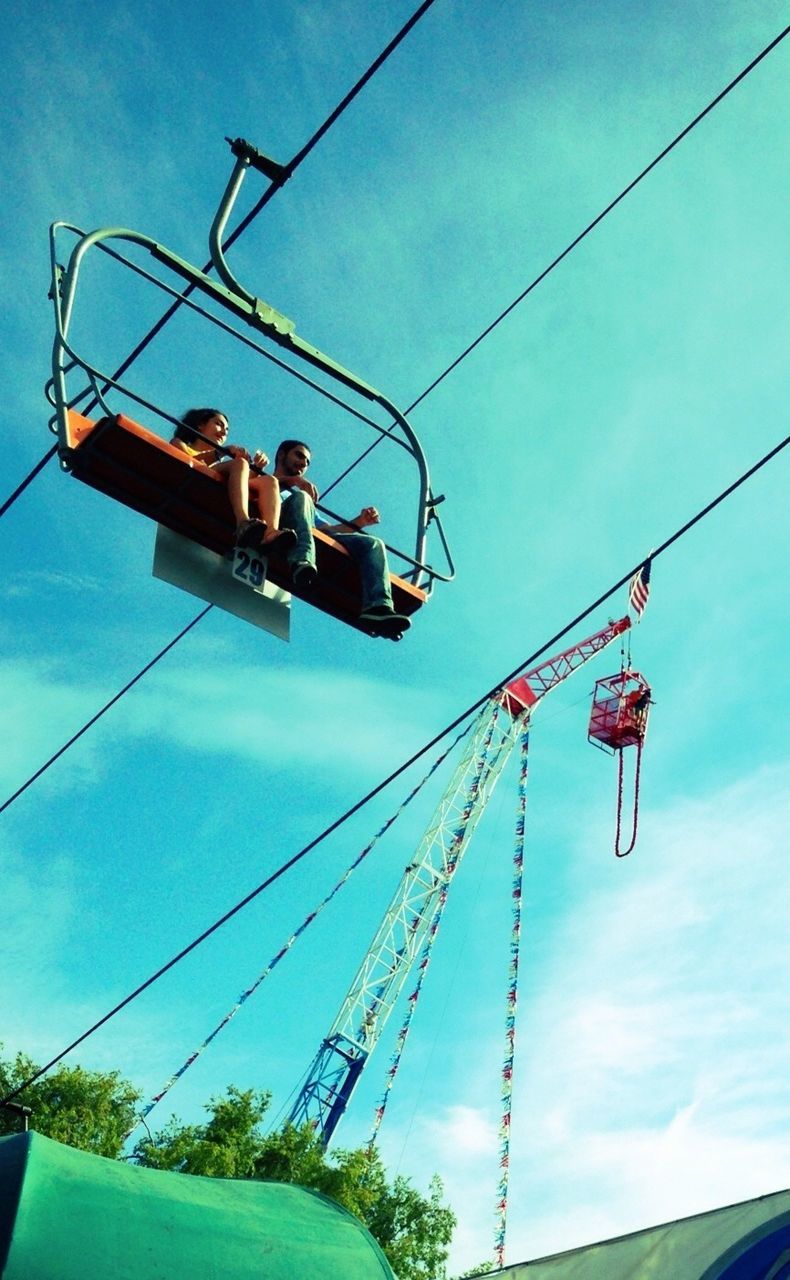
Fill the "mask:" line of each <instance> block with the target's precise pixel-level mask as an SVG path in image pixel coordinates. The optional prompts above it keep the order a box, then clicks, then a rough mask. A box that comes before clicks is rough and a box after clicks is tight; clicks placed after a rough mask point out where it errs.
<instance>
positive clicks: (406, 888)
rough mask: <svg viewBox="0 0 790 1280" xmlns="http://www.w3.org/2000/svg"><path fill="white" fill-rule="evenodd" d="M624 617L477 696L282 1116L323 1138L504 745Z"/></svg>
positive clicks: (482, 801) (460, 849) (466, 836)
mask: <svg viewBox="0 0 790 1280" xmlns="http://www.w3.org/2000/svg"><path fill="white" fill-rule="evenodd" d="M630 625H631V621H630V619H629V618H628V617H627V616H626V617H624V618H621V619H619V621H617V622H610V623H609V625H608V626H606V627H604V628H602V630H600V631H597V632H596V633H595V635H592V636H588V637H587V639H586V640H582V641H581V642H580V643H579V644H575V645H573V646H572V647H571V648H569V649H565V650H563V652H562V653H559V654H557V655H556V656H555V657H553V658H549V659H548V660H547V661H546V662H542V663H540V664H539V665H538V666H537V667H534V668H533V669H532V670H531V671H527V672H525V674H524V675H521V676H519V677H518V678H517V679H516V680H513V681H512V682H511V683H510V684H508V685H506V686H505V687H504V688H502V689H500V690H499V691H498V692H497V693H496V694H495V695H494V696H493V697H492V698H490V699H489V701H488V702H487V703H486V704H485V706H484V707H483V709H482V710H481V712H480V715H479V716H478V718H477V720H476V722H475V724H474V727H473V731H472V733H471V735H470V738H469V742H468V744H467V747H466V751H465V752H464V755H463V758H462V759H461V761H460V763H459V765H458V767H457V768H456V770H455V773H454V774H453V776H452V778H451V780H450V783H449V786H448V787H447V789H446V791H445V793H444V795H443V796H442V798H441V800H440V801H439V804H438V805H437V808H436V811H435V813H434V814H433V817H432V818H431V820H430V822H429V823H428V827H427V829H426V831H425V834H424V835H423V837H422V839H421V841H420V843H419V845H418V846H417V849H416V851H415V854H414V857H413V858H412V860H411V861H410V862H409V864H408V866H407V867H406V870H405V871H404V874H403V877H402V879H401V881H400V884H399V885H398V887H397V889H396V891H395V894H394V896H393V898H392V901H391V902H390V904H389V906H388V907H387V909H386V911H385V913H384V918H383V919H382V921H381V924H380V925H379V927H378V929H377V930H376V933H375V935H374V937H373V940H372V942H371V944H370V947H369V948H368V951H367V954H366V956H365V958H364V960H363V961H362V964H361V966H360V968H359V970H358V972H357V975H356V977H355V978H354V980H353V982H352V983H351V987H350V988H349V991H348V994H347V996H346V998H345V1000H344V1001H343V1004H342V1005H341V1007H340V1011H339V1012H338V1015H337V1017H336V1018H335V1020H334V1022H333V1024H332V1026H331V1028H330V1030H329V1032H328V1033H327V1035H326V1036H325V1038H324V1040H323V1041H322V1043H321V1047H320V1048H319V1050H318V1053H317V1054H316V1057H315V1059H314V1061H313V1063H312V1065H311V1067H310V1070H309V1072H308V1074H307V1079H306V1083H305V1084H304V1085H303V1087H302V1089H301V1091H300V1093H299V1096H298V1098H297V1100H296V1102H295V1103H294V1106H293V1107H292V1109H291V1112H290V1115H289V1117H288V1119H289V1121H290V1122H291V1123H292V1124H294V1125H302V1124H304V1123H309V1124H311V1125H312V1126H313V1128H314V1129H315V1130H316V1131H317V1132H318V1133H319V1134H320V1136H321V1139H322V1141H323V1143H324V1146H327V1145H328V1143H329V1141H330V1139H331V1137H332V1134H333V1133H334V1131H335V1128H336V1127H337V1125H338V1123H339V1121H340V1119H341V1117H342V1116H343V1113H344V1111H345V1109H346V1107H347V1106H348V1102H349V1099H350V1097H351V1094H352V1092H353V1090H354V1087H355V1085H356V1083H357V1081H358V1080H359V1077H360V1075H361V1073H362V1070H363V1068H364V1066H365V1063H366V1062H367V1060H368V1058H369V1057H370V1055H371V1053H372V1051H373V1049H374V1048H375V1046H376V1044H377V1042H378V1039H379V1037H380V1035H381V1033H382V1031H383V1029H384V1025H385V1023H386V1021H387V1018H388V1017H389V1015H390V1013H391V1012H392V1009H393V1007H394V1005H395V1003H396V1001H397V999H398V996H399V994H400V992H401V990H402V988H403V986H404V983H405V982H406V980H407V978H408V976H409V972H410V970H411V968H412V966H413V964H414V962H415V960H416V959H417V957H418V956H419V954H420V950H421V947H422V945H423V943H424V942H425V938H426V934H427V931H428V929H429V927H430V923H431V919H432V917H433V913H434V910H435V908H436V904H437V902H438V899H439V895H440V894H441V892H442V889H443V888H445V887H446V885H447V884H448V882H449V880H450V879H451V877H452V875H453V874H454V872H455V871H456V869H457V867H458V864H459V863H460V861H461V858H462V857H463V855H464V852H465V851H466V848H467V847H468V845H469V841H470V840H471V838H472V835H473V834H474V831H475V829H476V827H477V824H478V822H479V821H480V818H481V817H482V814H483V812H484V810H485V807H486V805H487V803H488V801H489V799H490V797H491V794H492V792H493V790H494V787H495V786H496V783H497V780H498V779H499V777H500V775H501V773H502V770H503V769H504V767H505V764H506V763H507V761H508V758H509V756H510V752H511V751H512V749H513V747H514V746H515V744H516V743H517V742H518V740H519V737H520V735H521V734H522V733H523V732H524V730H525V728H526V727H527V725H528V724H529V721H530V718H531V716H532V714H533V712H534V710H535V708H536V707H537V705H538V703H540V702H541V701H542V700H543V698H545V696H546V694H548V693H550V692H551V691H552V689H556V688H557V686H558V685H560V684H562V682H563V680H565V679H567V677H568V676H569V675H572V673H573V672H574V671H576V670H577V669H578V668H579V667H580V666H582V665H583V664H584V663H585V662H587V661H588V660H589V659H590V658H592V657H594V656H595V654H597V653H600V651H601V650H602V649H605V648H606V647H607V645H609V644H611V642H612V641H613V640H615V639H616V638H617V637H618V636H619V635H622V633H623V632H624V631H627V630H628V628H629V627H630Z"/></svg>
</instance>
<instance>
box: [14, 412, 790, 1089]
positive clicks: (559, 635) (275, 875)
mask: <svg viewBox="0 0 790 1280" xmlns="http://www.w3.org/2000/svg"><path fill="white" fill-rule="evenodd" d="M788 444H790V436H785V438H784V440H782V441H780V443H779V444H777V445H775V447H774V448H773V449H771V450H770V451H769V452H768V453H767V454H765V455H764V456H763V457H762V458H760V459H759V461H758V462H755V463H754V465H753V466H751V467H749V469H748V470H747V471H744V472H743V474H742V475H740V476H739V477H738V478H737V480H734V481H733V483H732V484H730V485H728V486H727V488H726V489H724V490H723V491H722V492H721V493H720V494H719V495H718V496H717V497H715V498H714V499H713V500H712V501H711V502H709V503H707V504H706V506H704V507H703V508H702V509H701V510H700V511H698V512H697V513H696V515H694V516H692V517H691V518H690V519H689V520H687V521H686V523H685V524H683V525H681V526H680V528H679V529H676V530H675V532H674V533H672V534H670V536H669V537H668V538H666V539H665V540H664V541H663V542H662V543H661V544H660V546H658V547H657V548H656V550H655V551H654V552H653V554H652V559H653V562H655V561H656V560H657V559H658V557H659V556H661V555H663V554H664V552H665V551H668V550H669V548H670V547H671V546H673V545H674V543H676V542H677V541H678V540H679V539H680V538H682V537H683V536H684V535H685V534H686V533H688V532H689V530H690V529H692V528H693V527H694V526H695V525H696V524H699V522H700V521H701V520H703V519H704V518H705V517H706V516H707V515H709V514H710V513H711V511H713V510H714V509H715V508H716V507H718V506H719V505H720V504H721V503H722V502H724V501H725V499H726V498H728V497H730V496H731V495H732V494H733V493H734V492H735V490H736V489H739V488H740V487H741V485H743V484H745V483H746V481H747V480H749V479H751V477H752V476H753V475H755V474H756V473H757V472H758V471H760V470H761V469H762V468H763V467H764V466H766V465H767V464H768V463H769V462H770V461H771V460H772V459H773V458H775V457H777V456H778V454H779V453H781V452H782V450H783V449H785V448H786V447H787V445H788ZM643 563H644V561H643V560H639V561H638V562H637V563H636V564H635V565H634V566H633V567H632V568H630V569H629V570H628V572H627V573H625V574H623V575H622V577H621V578H619V579H618V580H617V582H615V583H614V584H613V585H612V586H610V587H608V588H607V589H606V590H605V591H604V592H602V593H601V595H599V596H598V597H597V598H596V599H595V600H594V601H593V602H592V604H589V605H587V607H586V608H585V609H582V611H581V612H580V613H577V614H576V617H575V618H573V619H571V621H570V622H568V623H566V624H565V626H563V627H562V628H561V629H560V630H559V631H557V632H555V634H554V635H553V636H551V637H550V638H549V639H548V640H546V641H545V642H544V643H543V644H542V645H541V646H540V647H539V648H538V649H536V650H535V651H534V653H531V654H530V655H529V656H528V657H526V658H525V659H523V661H521V662H520V663H519V664H518V666H516V667H515V668H514V669H513V671H511V672H510V673H509V674H508V675H506V676H503V677H502V678H501V679H499V680H498V681H497V682H496V684H494V685H493V686H492V687H491V688H490V689H488V690H487V691H486V693H484V694H483V695H482V697H480V698H478V699H477V701H476V702H474V703H472V705H471V706H469V707H467V708H466V709H465V710H464V711H462V712H461V714H460V715H458V716H456V717H455V719H454V720H452V721H451V722H450V724H448V725H446V726H445V728H444V729H441V730H440V731H439V733H437V734H435V735H434V736H433V737H432V738H431V739H430V741H428V742H426V743H425V745H424V746H422V747H420V749H419V750H418V751H415V752H414V754H413V755H411V756H410V757H409V758H408V760H405V761H404V763H403V764H401V765H399V766H398V768H397V769H394V770H393V772H392V773H390V774H389V775H388V777H386V778H385V779H384V781H383V782H379V783H378V784H377V786H375V787H373V788H372V790H370V791H368V793H367V794H366V795H365V796H363V797H362V799H361V800H358V801H357V802H356V804H353V805H352V806H351V808H350V809H347V810H346V811H345V813H344V814H342V815H341V817H339V818H336V819H335V821H334V822H332V823H330V825H329V826H328V827H325V829H324V830H323V831H322V832H321V833H320V834H319V835H317V836H315V837H314V838H313V839H312V840H310V841H309V842H308V843H307V844H306V845H304V846H303V847H302V848H301V849H300V850H299V852H298V853H295V854H294V855H293V856H292V857H290V858H289V859H288V860H287V861H286V862H284V863H283V864H282V866H280V867H278V869H277V870H276V871H274V872H272V874H271V875H270V876H267V877H266V879H265V880H263V881H262V882H261V883H260V884H259V885H258V886H257V887H256V888H254V889H252V890H251V891H250V892H249V893H248V894H246V896H245V897H243V898H242V899H241V900H240V901H239V902H237V903H236V905H235V906H233V907H231V908H230V909H229V910H228V911H226V912H225V913H224V914H223V915H221V916H220V917H219V918H218V919H217V920H215V921H214V923H213V924H211V925H209V926H208V928H206V929H204V930H203V932H202V933H200V934H198V936H197V937H196V938H193V940H192V941H191V942H190V943H188V944H187V945H186V946H185V947H182V948H181V950H180V951H179V952H178V953H177V954H176V955H174V956H173V957H172V958H171V959H170V960H168V961H167V962H166V963H165V964H163V965H161V966H160V968H158V969H157V970H156V972H155V973H153V974H151V976H150V977H149V978H146V979H145V981H144V982H141V983H140V985H139V986H138V987H135V989H134V991H131V992H130V993H129V995H128V996H125V997H124V999H123V1000H121V1001H119V1003H118V1004H116V1005H115V1006H114V1007H113V1008H112V1009H110V1011H109V1012H108V1013H106V1014H104V1016H103V1017H102V1018H99V1020H98V1021H97V1022H94V1023H93V1025H92V1026H91V1027H89V1028H88V1029H87V1031H83V1033H82V1034H81V1035H80V1036H78V1037H77V1038H76V1040H72V1042H71V1044H69V1045H67V1047H66V1048H65V1049H63V1050H61V1052H60V1053H58V1054H57V1055H56V1056H55V1057H54V1058H52V1059H50V1061H49V1062H48V1063H47V1064H46V1065H45V1066H43V1067H40V1068H39V1069H38V1071H36V1072H35V1073H34V1074H33V1075H32V1076H30V1077H29V1079H27V1080H25V1081H24V1082H23V1083H22V1084H20V1085H18V1086H17V1087H16V1088H15V1089H13V1090H12V1092H11V1093H9V1094H7V1096H6V1097H5V1098H0V1106H2V1105H3V1104H4V1103H6V1102H9V1101H11V1099H13V1098H15V1097H16V1096H17V1095H18V1094H20V1093H22V1091H23V1090H24V1089H27V1088H28V1087H29V1086H30V1085H31V1084H33V1083H34V1082H35V1081H36V1080H38V1079H39V1078H40V1077H41V1076H43V1075H45V1074H46V1072H47V1071H49V1070H50V1068H51V1067H54V1066H55V1065H56V1064H57V1063H58V1062H60V1061H61V1059H62V1058H65V1057H66V1055H67V1054H68V1053H71V1051H72V1049H76V1048H77V1046H78V1045H80V1044H82V1043H83V1042H84V1041H85V1040H87V1039H88V1037H89V1036H91V1035H93V1033H94V1032H95V1031H98V1030H99V1028H100V1027H103V1026H104V1025H105V1023H107V1022H109V1021H110V1019H111V1018H114V1017H115V1015H116V1014H117V1013H120V1011H121V1010H122V1009H125V1008H126V1006H127V1005H128V1004H131V1002H132V1001H133V1000H135V999H136V998H137V997H138V996H139V995H142V993H143V992H144V991H147V990H148V988H149V987H151V986H153V984H154V983H155V982H157V981H158V980H159V978H161V977H163V976H164V974H166V973H167V972H169V970H170V969H172V968H174V967H175V965H177V964H178V963H179V961H181V960H183V959H184V958H185V957H186V956H188V955H189V954H190V952H192V951H194V950H195V949H196V948H197V947H199V946H200V945H201V943H203V942H205V941H206V939H207V938H210V937H211V935H212V934H213V933H216V932H217V930H218V929H221V928H222V926H223V925H224V924H227V922H228V921H229V920H231V919H232V918H233V917H234V916H235V915H238V913H239V912H240V911H242V910H243V909H244V907H246V906H247V905H248V904H249V903H250V902H252V901H253V900H254V899H255V898H257V897H258V896H259V895H260V894H261V893H263V892H264V890H266V889H268V888H269V886H270V885H272V884H274V882H275V881H276V880H279V879H280V877H281V876H283V875H284V874H285V872H286V871H290V869H291V867H293V866H295V865H296V864H297V862H301V860H302V859H303V858H305V857H306V856H307V854H308V853H311V852H312V850H313V849H315V848H316V847H317V846H318V845H319V844H321V843H322V841H324V840H326V839H327V837H328V836H330V835H332V833H333V832H335V831H337V829H338V828H339V827H341V826H342V825H343V823H344V822H347V821H348V819H349V818H351V817H353V816H354V814H356V813H358V812H359V811H360V809H362V808H364V806H365V805H366V804H368V803H369V801H371V800H373V799H374V798H375V796H377V795H379V793H380V792H381V791H383V790H384V789H385V788H386V787H388V786H389V785H390V783H391V782H394V781H395V779H396V778H399V777H400V775H401V774H402V773H405V771H406V770H407V769H409V768H410V767H411V765H413V764H414V763H415V762H416V761H417V760H419V759H420V758H421V757H422V756H424V755H425V754H426V752H428V751H430V750H431V749H432V748H433V747H435V746H436V745H437V743H439V742H441V740H442V738H444V737H446V736H447V734H449V733H452V731H453V730H454V729H457V728H458V726H459V725H460V724H461V723H462V722H463V721H464V720H466V719H467V718H468V717H469V716H471V715H473V714H474V712H475V711H477V710H479V708H480V707H482V705H483V703H484V702H486V701H487V699H489V698H491V697H493V696H494V694H496V693H497V692H498V691H499V689H501V688H502V686H503V685H506V684H509V683H510V682H511V680H515V679H516V677H517V676H518V675H519V674H520V672H522V671H523V670H524V669H525V668H528V667H530V666H531V665H532V664H533V663H535V662H536V661H537V659H538V658H540V657H542V656H543V654H545V653H546V651H547V650H548V649H550V648H552V647H553V646H554V645H555V644H557V642H558V641H559V640H562V639H563V637H564V636H566V635H567V634H568V632H569V631H572V630H573V629H574V627H576V626H578V624H579V623H580V622H583V621H584V619H585V618H587V617H589V615H590V614H591V613H593V612H594V611H595V610H596V609H598V608H599V607H600V606H601V605H602V604H604V603H605V602H606V601H607V600H608V599H609V597H610V596H613V595H614V593H615V592H616V591H619V590H620V588H621V587H624V586H625V584H626V583H627V582H630V580H631V578H632V577H633V576H634V574H635V573H637V572H638V571H639V569H640V568H641V567H642V564H643Z"/></svg>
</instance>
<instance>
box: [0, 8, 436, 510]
mask: <svg viewBox="0 0 790 1280" xmlns="http://www.w3.org/2000/svg"><path fill="white" fill-rule="evenodd" d="M434 2H435V0H423V3H422V4H421V5H419V6H418V7H417V9H415V11H414V13H413V14H412V15H411V17H410V18H409V20H408V22H406V23H405V24H404V25H403V26H402V27H401V29H400V31H399V32H398V33H397V35H396V36H394V37H393V39H392V40H390V42H389V44H388V45H387V46H386V48H384V49H383V50H382V51H381V53H380V54H379V55H378V57H377V58H376V59H374V61H373V62H372V63H371V64H370V66H369V67H368V69H367V71H365V72H364V73H363V75H361V76H360V78H359V80H357V82H356V84H355V85H354V87H353V88H352V89H350V90H349V91H348V93H347V94H346V96H345V97H344V98H342V99H341V101H340V102H339V103H338V104H337V106H336V107H335V108H334V110H333V111H331V112H330V113H329V115H328V116H327V118H326V120H324V122H323V124H322V125H320V126H319V127H318V129H316V131H315V133H314V134H313V135H312V137H311V138H309V139H308V141H307V142H306V143H305V145H304V146H303V147H302V149H301V151H297V153H296V155H295V156H294V157H293V159H292V160H291V161H290V162H289V163H288V164H287V165H284V166H283V168H284V170H285V176H284V177H280V178H278V179H277V180H276V181H273V182H272V183H271V185H270V186H269V187H268V188H267V190H266V191H264V193H263V195H262V196H261V198H260V200H258V202H257V204H255V205H254V206H253V208H252V209H251V210H250V211H249V213H247V214H246V215H245V216H244V217H243V218H242V220H241V222H240V223H239V225H238V226H237V227H236V229H235V230H234V231H232V232H231V234H230V235H229V236H228V238H227V240H225V241H224V243H223V245H222V248H223V250H225V249H229V248H230V247H231V245H233V244H235V242H236V241H237V240H238V238H239V236H240V235H241V234H242V232H243V231H246V229H247V227H248V226H249V225H250V223H251V222H252V221H253V219H254V218H257V216H258V214H259V213H260V212H261V210H262V209H263V208H264V207H265V206H266V205H267V204H268V203H269V201H270V200H271V198H272V196H273V195H274V194H275V192H277V191H278V190H279V189H280V187H281V186H282V185H283V183H284V182H286V181H287V180H288V178H290V177H291V175H292V174H293V173H295V171H296V170H297V169H298V167H299V165H300V164H301V163H302V161H303V160H306V159H307V157H308V156H309V154H310V152H311V151H312V150H313V148H314V147H315V146H317V144H318V143H319V142H320V141H321V139H322V138H323V136H324V134H325V133H327V132H328V131H329V129H331V127H332V125H333V124H335V122H336V121H337V120H339V119H340V116H341V115H342V114H343V112H344V111H345V110H346V108H347V107H348V106H350V105H351V103H352V102H353V101H354V99H355V98H356V96H357V95H358V94H359V93H361V91H362V89H364V87H365V85H366V84H367V83H368V81H369V80H370V79H371V78H372V77H373V76H374V75H375V74H376V72H377V71H378V70H379V69H380V68H381V67H382V66H383V65H384V63H385V62H386V61H387V59H388V58H389V57H390V55H391V54H393V53H394V52H395V50H396V49H397V47H398V45H399V44H400V43H401V41H402V40H403V39H405V37H406V36H407V35H408V34H409V32H410V31H411V29H412V27H414V26H415V25H416V24H417V23H418V22H419V20H420V18H421V17H422V16H423V14H425V13H426V12H427V11H428V9H430V7H431V5H432V4H434ZM213 265H214V263H213V261H212V260H209V261H208V262H207V263H206V265H205V266H204V267H203V274H204V275H205V274H206V273H207V272H208V271H210V270H211V269H212V267H213ZM195 288H196V286H195V285H194V284H190V285H187V287H186V289H184V290H183V291H182V293H181V297H180V298H179V299H177V300H176V301H175V302H173V303H171V305H170V306H169V307H168V309H167V311H165V312H163V314H162V315H161V316H160V317H159V319H158V320H157V321H156V322H155V323H154V324H153V325H152V326H151V328H150V329H149V330H148V333H147V334H146V335H145V336H144V337H143V338H141V339H140V341H139V342H138V344H137V346H136V347H135V348H134V350H133V351H131V352H130V353H129V355H128V356H127V357H126V359H125V360H123V361H122V363H121V364H120V365H119V366H118V368H117V369H116V371H115V373H114V374H113V375H112V376H113V379H117V378H120V377H122V376H123V374H124V373H125V372H126V370H127V369H129V368H130V366H131V365H133V364H134V362H135V360H136V359H137V357H138V356H139V355H142V353H143V351H145V349H146V347H147V346H148V345H149V343H151V342H153V340H154V338H155V337H156V336H157V334H159V333H161V331H162V329H163V328H164V327H165V325H166V324H168V323H169V321H170V320H172V318H173V316H174V315H175V314H176V312H177V311H178V309H179V307H180V306H181V303H182V301H183V300H184V299H185V298H188V297H189V296H190V295H191V294H192V293H193V292H194V290H195ZM95 403H96V402H95V401H94V402H93V404H95ZM90 407H92V406H89V408H90ZM56 452H57V449H56V448H52V449H50V450H49V452H48V453H45V454H44V456H43V458H41V460H40V461H39V462H38V463H37V464H36V466H35V467H34V468H33V470H32V471H31V472H30V475H29V476H27V478H26V479H25V480H23V481H22V483H21V484H20V485H19V487H18V488H17V489H15V490H14V492H13V493H12V494H11V496H10V497H9V498H8V499H7V500H6V501H5V502H4V503H3V505H2V507H0V517H2V516H4V515H5V513H6V511H7V510H8V509H9V507H11V506H13V504H14V503H15V502H16V500H17V498H18V497H19V496H20V495H21V494H22V493H23V492H24V490H25V489H26V488H27V486H28V485H29V484H30V483H31V481H32V480H34V479H35V477H36V476H37V475H38V473H39V471H41V470H42V469H43V467H45V466H46V464H47V463H48V462H49V460H50V459H51V458H53V457H54V456H55V453H56Z"/></svg>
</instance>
